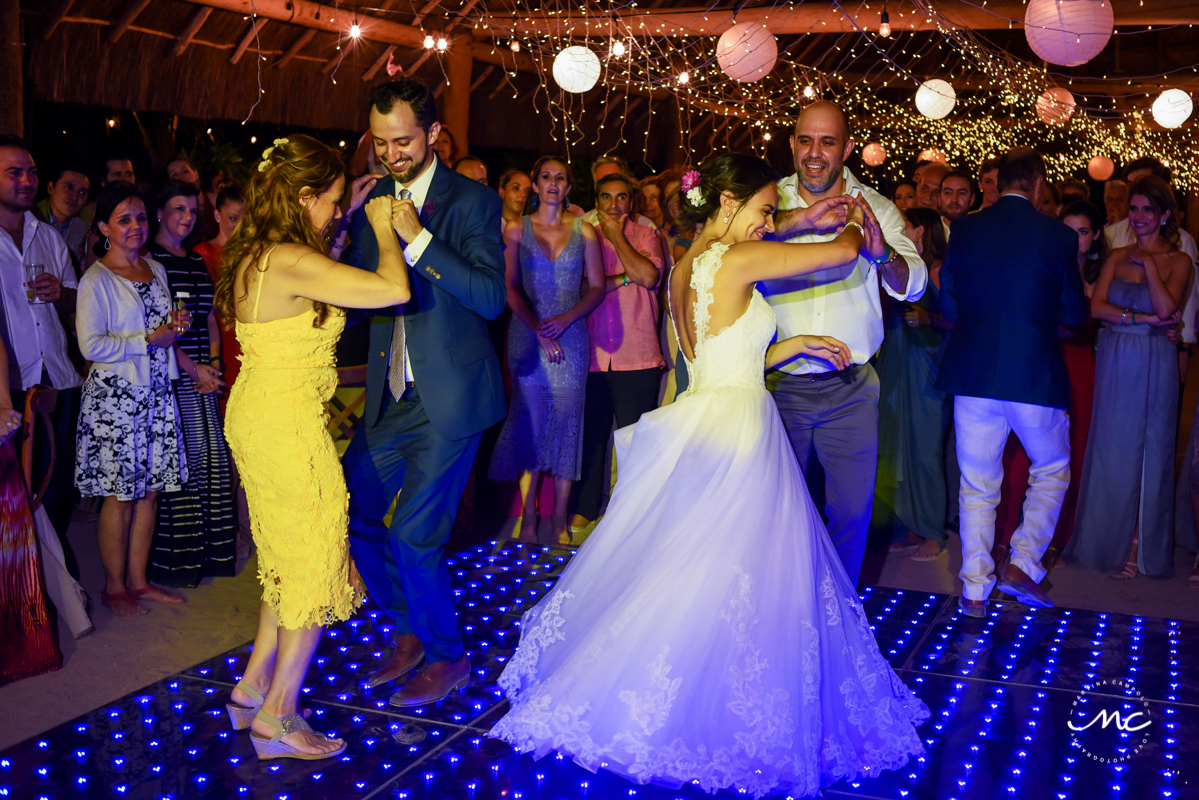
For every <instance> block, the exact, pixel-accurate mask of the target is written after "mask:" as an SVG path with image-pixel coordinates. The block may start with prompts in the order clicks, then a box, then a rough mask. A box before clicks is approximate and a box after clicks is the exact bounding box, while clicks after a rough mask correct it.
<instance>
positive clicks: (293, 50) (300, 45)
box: [271, 28, 316, 69]
mask: <svg viewBox="0 0 1199 800" xmlns="http://www.w3.org/2000/svg"><path fill="white" fill-rule="evenodd" d="M315 37H316V28H305V29H304V31H303V32H302V33H301V34H300V35H299V36H297V37H296V40H295V41H294V42H292V43H291V44H290V45H289V46H288V48H287V50H286V51H285V52H284V53H283V55H281V56H279V60H278V61H276V62H275V63H274V64H272V65H271V66H272V67H273V68H274V69H280V68H282V67H283V65H285V64H286V63H287V62H289V61H291V60H292V59H293V58H295V57H296V56H298V55H299V54H300V51H301V50H303V49H304V48H305V47H307V46H308V43H309V42H311V41H312V40H313V39H314V38H315Z"/></svg>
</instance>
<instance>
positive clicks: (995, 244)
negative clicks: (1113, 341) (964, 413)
mask: <svg viewBox="0 0 1199 800" xmlns="http://www.w3.org/2000/svg"><path fill="white" fill-rule="evenodd" d="M941 313H942V314H943V315H944V316H945V317H946V319H948V320H949V321H951V322H953V323H955V326H954V329H953V331H952V332H951V333H950V334H949V342H948V344H947V345H946V347H945V355H944V357H943V359H942V361H941V368H940V371H939V373H938V375H937V388H938V389H939V390H941V391H942V392H946V393H948V394H960V395H966V396H969V397H986V398H990V399H993V400H1011V401H1015V402H1018V403H1029V404H1031V405H1038V406H1049V407H1051V408H1069V406H1070V384H1069V381H1068V379H1067V376H1066V362H1065V361H1064V360H1063V358H1062V347H1061V343H1060V342H1059V341H1058V335H1057V327H1058V325H1063V326H1065V327H1067V328H1075V327H1078V326H1079V325H1081V324H1082V323H1083V321H1084V320H1085V319H1086V313H1087V301H1086V298H1085V297H1084V296H1083V292H1082V276H1081V275H1079V271H1078V235H1077V234H1076V233H1075V232H1074V231H1073V230H1071V229H1070V227H1069V226H1067V225H1065V224H1064V223H1061V222H1058V221H1057V220H1055V219H1052V218H1050V217H1047V216H1045V215H1044V214H1042V213H1040V212H1039V211H1037V210H1036V209H1035V208H1034V207H1033V204H1032V203H1030V202H1029V201H1028V200H1026V199H1025V198H1023V197H1019V196H1016V195H1007V196H1005V197H1001V198H999V200H998V201H997V202H996V203H994V204H993V205H991V206H988V207H987V208H984V209H983V210H982V211H979V212H977V213H975V214H970V215H967V216H965V217H962V218H961V219H959V220H957V221H955V222H954V223H953V225H952V227H951V228H950V236H949V249H948V251H947V252H946V254H945V262H944V264H943V265H942V266H941Z"/></svg>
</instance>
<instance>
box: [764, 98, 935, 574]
mask: <svg viewBox="0 0 1199 800" xmlns="http://www.w3.org/2000/svg"><path fill="white" fill-rule="evenodd" d="M853 147H854V142H853V138H852V134H851V131H850V129H849V121H848V120H847V119H846V117H845V114H844V112H842V111H841V109H840V108H838V107H837V106H836V105H834V104H832V103H829V102H824V101H821V102H816V103H813V104H812V105H810V106H808V107H807V108H805V109H804V110H803V111H802V112H801V113H800V115H799V118H798V119H797V120H796V121H795V131H794V134H793V135H792V136H791V153H792V155H793V157H794V159H795V174H793V175H791V176H789V177H787V178H784V179H783V180H781V181H780V182H779V211H778V213H777V214H776V215H775V225H776V226H777V228H778V232H777V234H776V236H777V238H778V239H785V240H786V241H789V242H822V241H827V240H829V239H831V238H833V236H835V235H836V231H835V230H828V231H826V232H824V233H816V232H814V231H810V230H804V229H803V228H802V226H803V225H804V222H803V217H802V216H801V214H802V211H803V209H805V208H807V207H808V206H810V205H812V204H813V203H815V202H817V201H818V200H821V199H823V198H826V197H836V196H837V195H842V194H851V193H852V194H857V193H860V194H861V195H862V196H863V197H864V198H865V200H866V202H867V204H868V205H869V206H870V210H871V211H872V212H873V213H872V214H870V215H868V217H867V219H866V224H865V226H864V227H865V238H864V241H863V244H862V252H861V254H860V255H859V256H858V260H857V261H856V262H855V263H853V264H849V265H847V266H845V267H840V268H837V269H831V270H824V271H822V272H814V273H811V274H809V275H803V276H800V277H795V278H786V279H783V280H776V281H767V282H765V283H763V284H762V285H761V286H760V287H759V288H760V289H761V291H762V293H763V294H764V295H765V296H766V299H767V300H768V301H769V302H770V304H771V305H772V306H774V311H775V314H776V315H777V316H778V326H779V338H780V339H782V338H785V337H788V336H795V335H797V334H801V333H804V334H812V335H816V336H832V337H833V338H835V339H839V340H840V341H842V342H845V344H847V345H849V349H850V352H851V355H852V364H851V365H850V366H849V367H848V368H846V369H844V370H839V371H833V370H830V368H829V364H828V363H827V362H824V361H820V360H815V359H807V358H800V359H796V360H794V361H791V362H788V363H786V364H783V365H782V366H781V367H780V369H781V370H782V372H783V373H784V374H783V376H782V379H781V380H779V382H778V384H777V386H776V387H775V389H774V400H775V403H776V404H777V405H778V409H779V414H780V415H781V416H782V418H783V425H784V426H786V428H787V435H788V436H789V437H790V439H791V446H792V447H793V448H795V455H796V457H798V458H799V465H800V468H802V469H804V470H806V469H807V466H808V455H809V453H810V452H811V449H812V447H815V448H816V454H817V456H818V457H819V459H820V463H821V464H822V465H823V466H824V469H825V472H826V475H827V479H826V484H825V491H826V498H827V501H826V506H825V513H826V514H827V516H828V533H829V537H830V538H831V539H832V540H833V544H834V545H835V546H836V548H837V553H838V555H840V556H841V562H842V563H843V564H844V565H845V571H846V572H847V573H848V574H849V577H850V579H851V580H853V581H855V582H856V581H857V579H858V573H859V571H860V570H861V568H862V555H863V553H864V552H865V549H866V531H867V528H868V526H869V523H870V509H871V505H872V503H873V500H874V473H875V466H876V463H875V462H876V461H877V460H878V394H879V389H878V375H877V374H875V372H874V368H873V367H871V366H870V364H869V363H867V362H868V361H869V360H870V357H871V356H873V355H874V354H875V352H877V351H878V348H879V346H880V345H881V344H882V342H883V311H882V303H881V300H880V299H879V293H878V289H879V284H880V283H881V284H882V287H883V289H884V290H885V291H886V292H887V294H889V295H891V296H892V297H894V298H895V299H897V300H905V301H913V300H918V299H919V298H920V296H921V295H922V294H924V287H925V285H926V284H927V283H928V270H927V269H925V266H924V262H923V261H921V260H920V256H919V255H917V253H916V247H915V245H913V244H912V242H911V240H909V239H908V238H907V236H905V235H904V232H903V230H904V227H903V215H902V214H900V212H899V209H897V208H896V207H895V204H894V203H892V202H891V201H890V200H887V199H886V198H885V197H883V196H882V195H881V194H879V193H878V192H876V191H874V190H873V189H871V188H869V187H868V186H863V185H862V184H861V183H860V182H859V181H858V179H857V178H856V177H854V175H853V173H851V172H850V171H849V170H848V169H846V168H845V159H846V158H847V157H848V156H849V154H850V153H851V152H853ZM880 276H881V280H880Z"/></svg>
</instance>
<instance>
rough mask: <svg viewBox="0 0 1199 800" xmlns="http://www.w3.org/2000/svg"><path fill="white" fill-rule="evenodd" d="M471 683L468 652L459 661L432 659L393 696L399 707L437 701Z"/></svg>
mask: <svg viewBox="0 0 1199 800" xmlns="http://www.w3.org/2000/svg"><path fill="white" fill-rule="evenodd" d="M469 684H470V658H469V657H468V656H467V655H466V653H463V654H462V658H460V659H458V660H457V661H431V662H428V663H426V664H425V665H424V666H423V667H421V671H420V672H418V673H416V677H415V678H413V679H412V680H410V681H408V683H407V685H405V686H404V688H403V689H400V690H399V691H398V692H396V693H395V694H393V695H392V696H391V704H392V705H393V706H396V707H397V708H408V707H410V706H423V705H425V704H427V703H436V702H437V701H438V700H440V699H441V698H443V697H445V696H446V695H448V694H449V693H450V692H452V691H454V690H455V689H465V688H466V687H467V685H469Z"/></svg>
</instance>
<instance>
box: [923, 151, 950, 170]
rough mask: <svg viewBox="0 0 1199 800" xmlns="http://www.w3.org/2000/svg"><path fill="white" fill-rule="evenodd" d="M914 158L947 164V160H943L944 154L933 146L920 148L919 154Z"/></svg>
mask: <svg viewBox="0 0 1199 800" xmlns="http://www.w3.org/2000/svg"><path fill="white" fill-rule="evenodd" d="M916 160H917V161H936V162H937V163H938V164H945V165H946V166H948V162H947V161H946V160H945V154H944V153H942V152H941V151H940V150H938V149H937V148H935V147H930V148H929V149H927V150H921V151H920V155H918V156H916Z"/></svg>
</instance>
